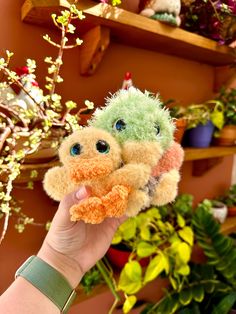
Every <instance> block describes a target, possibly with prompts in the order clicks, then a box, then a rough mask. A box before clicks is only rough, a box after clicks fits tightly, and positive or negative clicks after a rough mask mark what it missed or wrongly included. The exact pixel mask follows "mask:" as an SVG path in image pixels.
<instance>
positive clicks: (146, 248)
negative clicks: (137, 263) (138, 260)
mask: <svg viewBox="0 0 236 314" xmlns="http://www.w3.org/2000/svg"><path fill="white" fill-rule="evenodd" d="M155 251H156V247H155V246H154V245H152V244H149V243H147V242H144V241H143V242H140V243H139V244H138V245H137V255H138V256H139V257H148V256H151V255H152V254H153V253H154V252H155Z"/></svg>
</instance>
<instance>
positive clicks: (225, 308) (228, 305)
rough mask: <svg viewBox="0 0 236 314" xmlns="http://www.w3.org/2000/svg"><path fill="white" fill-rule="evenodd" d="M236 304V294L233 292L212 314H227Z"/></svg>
mask: <svg viewBox="0 0 236 314" xmlns="http://www.w3.org/2000/svg"><path fill="white" fill-rule="evenodd" d="M235 302H236V292H231V293H230V294H228V295H227V296H225V297H224V298H223V299H222V300H221V301H220V302H219V303H218V304H217V305H216V307H215V308H214V310H213V311H212V314H219V313H220V314H227V313H229V311H230V310H231V309H232V307H233V305H234V303H235Z"/></svg>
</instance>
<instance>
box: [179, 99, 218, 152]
mask: <svg viewBox="0 0 236 314" xmlns="http://www.w3.org/2000/svg"><path fill="white" fill-rule="evenodd" d="M184 116H185V118H186V120H187V131H186V132H185V135H184V145H185V146H192V147H208V146H209V145H210V143H211V140H212V137H213V133H214V130H215V127H217V128H219V129H220V128H221V127H222V117H223V112H222V108H221V103H220V102H219V101H216V100H211V101H208V102H206V103H204V104H194V105H190V106H188V107H186V108H185V113H184Z"/></svg>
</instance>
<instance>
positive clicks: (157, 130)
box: [155, 123, 161, 135]
mask: <svg viewBox="0 0 236 314" xmlns="http://www.w3.org/2000/svg"><path fill="white" fill-rule="evenodd" d="M155 130H156V135H159V134H160V131H161V129H160V126H159V124H158V123H156V124H155Z"/></svg>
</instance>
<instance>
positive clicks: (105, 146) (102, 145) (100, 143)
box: [96, 140, 110, 154]
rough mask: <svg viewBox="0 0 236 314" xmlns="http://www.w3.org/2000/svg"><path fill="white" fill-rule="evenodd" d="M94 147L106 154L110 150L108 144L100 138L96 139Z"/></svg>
mask: <svg viewBox="0 0 236 314" xmlns="http://www.w3.org/2000/svg"><path fill="white" fill-rule="evenodd" d="M96 149H97V151H98V152H99V153H101V154H108V153H109V151H110V145H109V144H108V143H107V142H105V141H102V140H99V141H97V143H96Z"/></svg>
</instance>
